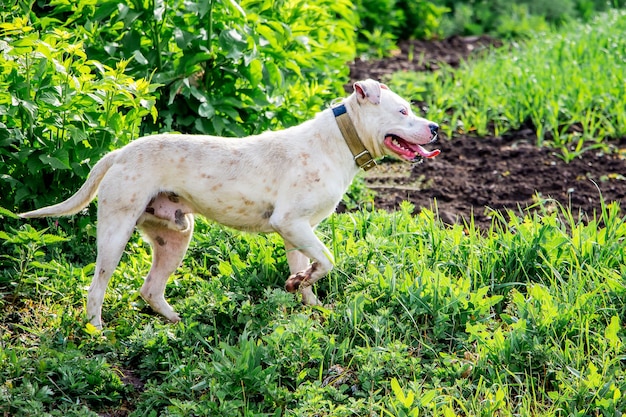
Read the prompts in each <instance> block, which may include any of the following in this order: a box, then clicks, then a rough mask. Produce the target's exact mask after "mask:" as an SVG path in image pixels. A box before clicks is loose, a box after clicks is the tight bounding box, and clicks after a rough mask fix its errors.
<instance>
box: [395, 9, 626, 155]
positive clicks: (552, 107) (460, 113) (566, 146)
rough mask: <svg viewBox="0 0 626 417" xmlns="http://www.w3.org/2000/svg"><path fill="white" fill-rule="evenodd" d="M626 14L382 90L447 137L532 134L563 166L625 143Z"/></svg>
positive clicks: (405, 76)
mask: <svg viewBox="0 0 626 417" xmlns="http://www.w3.org/2000/svg"><path fill="white" fill-rule="evenodd" d="M625 31H626V12H624V11H612V12H610V13H607V14H603V15H601V16H599V17H597V18H596V19H595V20H593V21H592V22H591V23H589V24H581V23H576V24H572V25H571V26H568V27H566V28H565V29H562V30H560V31H558V32H547V33H539V34H537V35H536V36H535V38H533V39H531V40H528V41H526V42H523V43H520V44H517V43H513V44H509V45H507V46H505V47H504V48H502V49H501V50H499V51H496V52H492V53H489V54H488V55H487V56H486V57H485V59H478V60H471V61H470V62H466V63H464V64H462V65H461V67H460V68H459V69H458V70H454V69H450V68H444V69H442V70H440V71H437V72H434V73H396V74H394V75H393V76H392V79H391V81H390V86H391V87H392V88H394V89H396V90H398V91H402V94H403V95H405V96H408V97H411V98H413V99H417V100H419V101H423V102H425V103H426V114H427V117H428V118H429V119H431V120H437V121H438V122H440V123H441V124H442V125H443V127H444V130H445V131H446V132H447V133H448V135H450V134H452V133H453V132H463V133H473V134H476V135H479V136H481V135H486V134H495V135H501V134H502V133H505V132H507V131H510V130H516V129H519V128H520V127H522V126H525V127H527V126H532V128H533V129H534V131H535V133H536V136H537V145H539V146H542V145H549V146H553V147H556V148H558V149H560V150H561V151H562V154H563V157H564V158H565V159H566V160H571V159H572V158H574V157H576V156H577V155H580V154H581V153H582V152H584V151H585V150H588V149H593V148H600V149H603V150H608V145H607V143H606V139H607V138H619V137H623V136H624V135H626V112H625V111H624V109H625V108H626V81H625V75H626V37H624V36H623V34H624V32H625Z"/></svg>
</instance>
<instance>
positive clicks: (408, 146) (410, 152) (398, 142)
mask: <svg viewBox="0 0 626 417" xmlns="http://www.w3.org/2000/svg"><path fill="white" fill-rule="evenodd" d="M436 139H437V136H435V138H433V140H432V142H434V141H435V140H436ZM385 146H386V147H388V148H389V149H391V150H392V151H393V152H394V153H395V154H397V155H398V156H400V157H402V158H404V159H406V160H407V161H414V160H416V159H419V158H420V157H422V158H434V157H435V156H437V155H439V154H440V153H441V151H440V150H439V149H435V150H433V151H427V150H426V149H424V148H423V147H422V146H421V145H418V144H417V143H411V142H408V141H406V140H404V139H402V138H401V137H400V136H396V135H391V134H390V135H387V136H385Z"/></svg>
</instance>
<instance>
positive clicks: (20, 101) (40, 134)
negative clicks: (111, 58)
mask: <svg viewBox="0 0 626 417" xmlns="http://www.w3.org/2000/svg"><path fill="white" fill-rule="evenodd" d="M0 33H2V37H3V40H2V41H0V68H1V70H0V84H2V85H3V86H4V89H5V90H6V91H7V92H8V94H4V95H2V96H1V97H0V206H4V207H10V208H15V207H20V209H22V210H23V209H26V208H33V207H39V206H42V205H46V204H49V203H52V202H56V201H58V199H59V198H60V197H63V196H66V195H67V192H68V191H70V190H73V189H75V188H78V186H79V185H80V184H81V183H82V181H83V179H84V178H85V177H86V175H87V173H88V172H89V169H90V167H91V166H92V165H93V164H94V163H95V162H96V161H97V160H98V159H99V158H100V157H101V156H102V155H103V154H104V153H106V152H108V151H109V150H111V149H112V148H113V147H114V146H120V145H123V144H126V143H128V142H129V141H130V140H131V139H133V138H135V137H137V136H138V133H139V124H140V123H141V120H142V119H143V117H145V116H148V115H152V116H153V117H154V116H156V110H155V107H154V98H153V96H152V92H151V91H152V86H151V85H150V83H149V82H147V81H145V80H134V79H132V78H130V77H128V76H127V75H126V74H125V71H126V65H127V63H128V62H127V61H120V62H119V63H118V64H117V65H116V66H114V67H109V66H106V65H103V64H101V63H99V62H97V61H93V60H90V59H88V57H87V55H86V54H85V52H84V48H83V45H82V43H81V42H80V41H78V40H76V37H75V36H74V35H73V34H72V33H70V32H67V31H63V30H59V29H54V30H53V29H45V28H43V27H42V26H41V25H40V24H34V25H33V24H31V22H29V21H28V19H27V18H26V17H21V16H19V15H18V16H15V18H14V19H13V21H12V22H11V23H3V24H2V26H1V27H0Z"/></svg>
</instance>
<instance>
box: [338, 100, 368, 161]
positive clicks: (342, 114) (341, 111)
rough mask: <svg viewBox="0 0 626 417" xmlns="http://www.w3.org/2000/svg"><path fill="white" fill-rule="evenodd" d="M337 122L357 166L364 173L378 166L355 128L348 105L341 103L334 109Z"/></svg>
mask: <svg viewBox="0 0 626 417" xmlns="http://www.w3.org/2000/svg"><path fill="white" fill-rule="evenodd" d="M332 110H333V115H334V116H335V121H336V122H337V125H338V126H339V130H340V131H341V135H342V136H343V139H344V140H345V141H346V144H347V145H348V147H349V148H350V152H352V156H353V159H354V162H355V163H356V165H357V166H358V167H359V168H361V169H362V170H364V171H367V170H368V169H371V168H373V167H375V166H376V161H375V160H374V158H373V157H372V154H371V153H370V151H369V150H368V149H367V148H366V147H365V145H364V144H363V141H362V140H361V138H360V137H359V134H358V133H357V131H356V128H355V127H354V123H353V122H352V119H350V115H349V114H348V112H347V110H346V105H345V104H343V103H341V104H339V105H337V106H334V107H333V108H332Z"/></svg>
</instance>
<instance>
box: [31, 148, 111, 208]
mask: <svg viewBox="0 0 626 417" xmlns="http://www.w3.org/2000/svg"><path fill="white" fill-rule="evenodd" d="M116 159H117V151H113V152H110V153H108V154H107V155H105V156H104V158H102V159H101V160H99V161H98V163H97V164H96V166H94V167H93V168H92V170H91V172H90V173H89V178H87V181H85V183H84V184H83V186H82V187H80V189H79V190H78V191H77V192H76V194H74V195H73V196H71V197H70V198H68V199H67V200H65V201H63V202H61V203H59V204H55V205H53V206H48V207H43V208H40V209H39V210H34V211H29V212H27V213H21V214H19V216H20V217H22V218H25V219H27V218H33V217H58V216H68V215H70V214H75V213H78V212H79V211H81V210H82V209H84V208H85V207H87V206H88V205H89V203H90V202H91V200H93V199H94V198H95V197H96V194H97V193H98V186H99V185H100V181H102V178H104V175H105V174H106V173H107V171H108V170H109V168H111V166H113V164H114V163H115V160H116Z"/></svg>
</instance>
